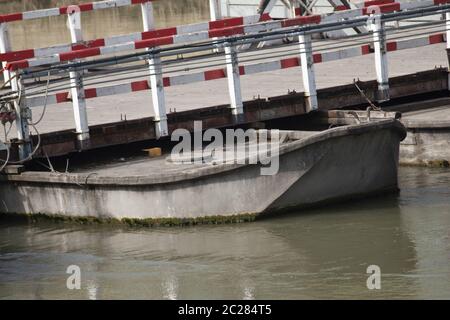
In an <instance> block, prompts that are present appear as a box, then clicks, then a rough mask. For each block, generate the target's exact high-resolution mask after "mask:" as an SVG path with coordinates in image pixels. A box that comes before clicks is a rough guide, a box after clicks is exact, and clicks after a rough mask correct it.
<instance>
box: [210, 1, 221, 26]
mask: <svg viewBox="0 0 450 320" xmlns="http://www.w3.org/2000/svg"><path fill="white" fill-rule="evenodd" d="M209 14H210V18H211V21H216V20H220V19H222V10H221V7H220V3H219V0H209Z"/></svg>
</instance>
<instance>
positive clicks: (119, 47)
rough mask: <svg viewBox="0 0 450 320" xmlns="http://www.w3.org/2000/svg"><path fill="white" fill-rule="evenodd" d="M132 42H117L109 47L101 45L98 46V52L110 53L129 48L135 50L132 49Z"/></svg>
mask: <svg viewBox="0 0 450 320" xmlns="http://www.w3.org/2000/svg"><path fill="white" fill-rule="evenodd" d="M134 48H135V46H134V42H129V43H124V44H118V45H115V46H110V47H101V48H100V54H102V55H103V54H111V53H116V52H121V51H129V50H135V49H134Z"/></svg>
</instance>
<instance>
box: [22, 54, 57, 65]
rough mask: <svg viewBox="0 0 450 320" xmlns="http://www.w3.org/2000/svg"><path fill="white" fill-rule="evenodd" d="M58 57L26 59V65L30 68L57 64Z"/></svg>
mask: <svg viewBox="0 0 450 320" xmlns="http://www.w3.org/2000/svg"><path fill="white" fill-rule="evenodd" d="M59 62H60V60H59V55H54V56H50V57H42V58H39V59H28V64H29V66H30V67H37V66H43V65H46V64H52V63H59Z"/></svg>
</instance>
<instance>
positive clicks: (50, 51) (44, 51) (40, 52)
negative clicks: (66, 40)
mask: <svg viewBox="0 0 450 320" xmlns="http://www.w3.org/2000/svg"><path fill="white" fill-rule="evenodd" d="M68 51H72V46H71V45H62V46H54V47H49V48H40V49H34V55H35V57H44V56H51V55H56V54H58V53H61V52H68Z"/></svg>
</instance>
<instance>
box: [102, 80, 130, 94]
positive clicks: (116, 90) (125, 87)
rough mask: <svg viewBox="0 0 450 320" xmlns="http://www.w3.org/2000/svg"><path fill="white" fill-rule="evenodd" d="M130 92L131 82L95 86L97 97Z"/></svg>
mask: <svg viewBox="0 0 450 320" xmlns="http://www.w3.org/2000/svg"><path fill="white" fill-rule="evenodd" d="M130 92H131V83H125V84H119V85H115V86H108V87H101V88H97V97H105V96H113V95H116V94H124V93H130Z"/></svg>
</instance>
